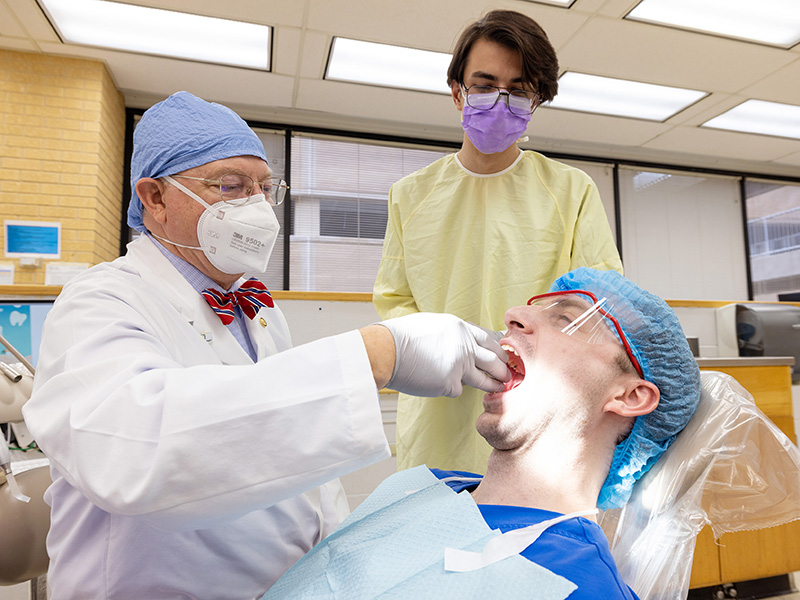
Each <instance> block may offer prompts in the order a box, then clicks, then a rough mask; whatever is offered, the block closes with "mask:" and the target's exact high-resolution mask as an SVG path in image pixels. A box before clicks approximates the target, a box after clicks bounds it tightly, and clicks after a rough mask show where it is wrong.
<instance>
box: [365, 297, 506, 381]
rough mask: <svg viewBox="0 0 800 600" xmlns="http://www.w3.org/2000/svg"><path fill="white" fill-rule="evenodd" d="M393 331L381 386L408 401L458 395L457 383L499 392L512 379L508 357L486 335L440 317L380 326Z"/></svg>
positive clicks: (400, 320)
mask: <svg viewBox="0 0 800 600" xmlns="http://www.w3.org/2000/svg"><path fill="white" fill-rule="evenodd" d="M379 324H380V325H383V326H384V327H386V328H387V329H388V330H389V331H391V332H392V336H393V337H394V344H395V351H396V357H395V363H394V373H393V374H392V378H391V379H390V380H389V383H388V384H386V387H388V388H390V389H393V390H397V391H398V392H403V393H406V394H411V395H413V396H428V397H436V396H450V397H455V396H460V395H461V391H462V384H464V385H471V386H472V387H476V388H479V389H482V390H483V391H485V392H499V391H500V390H502V389H503V384H502V383H501V382H503V381H508V379H509V378H510V376H511V374H510V373H509V370H508V367H507V366H506V365H505V363H506V362H508V355H507V354H506V352H505V351H504V350H503V349H502V348H500V345H499V344H498V343H497V340H496V338H495V337H494V336H493V335H492V334H491V333H490V332H487V331H485V330H484V329H481V328H480V327H477V326H476V325H473V324H471V323H467V322H466V321H462V320H461V319H459V318H458V317H456V316H453V315H448V314H439V313H414V314H411V315H407V316H405V317H398V318H396V319H388V320H386V321H382V322H381V323H379Z"/></svg>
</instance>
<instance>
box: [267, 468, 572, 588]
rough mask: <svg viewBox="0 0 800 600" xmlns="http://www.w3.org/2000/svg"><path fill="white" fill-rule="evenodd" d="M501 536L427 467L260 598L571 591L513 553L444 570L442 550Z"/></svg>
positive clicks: (365, 506) (374, 500)
mask: <svg viewBox="0 0 800 600" xmlns="http://www.w3.org/2000/svg"><path fill="white" fill-rule="evenodd" d="M499 535H500V532H499V531H496V530H495V531H493V530H491V529H490V528H489V526H488V525H487V524H486V521H485V520H484V519H483V517H482V516H481V513H480V510H479V509H478V506H477V505H476V504H475V501H474V500H473V499H472V497H471V496H470V495H469V494H457V493H455V492H454V491H453V490H451V489H450V488H449V487H448V486H447V485H446V484H445V483H443V482H441V481H439V480H438V479H437V478H436V476H435V475H433V473H431V472H430V470H429V469H428V468H427V467H425V466H420V467H416V468H414V469H409V470H406V471H400V472H399V473H396V474H394V475H392V476H391V477H389V478H388V479H386V480H385V481H384V482H383V483H381V484H380V485H379V486H378V488H377V489H376V490H375V492H373V493H372V494H371V495H370V496H369V497H368V498H367V499H366V500H364V502H363V503H362V504H361V505H360V506H359V507H358V508H357V509H356V510H355V511H353V513H352V514H351V515H350V516H349V517H348V518H347V519H346V520H345V521H344V522H343V523H342V524H341V525H340V526H339V528H338V529H337V530H336V531H335V532H334V533H333V534H331V535H330V536H328V537H327V538H325V539H324V540H323V541H322V542H321V543H320V544H318V545H317V546H315V547H314V548H313V549H312V550H311V551H310V552H309V553H308V554H306V556H304V557H303V558H302V559H301V560H300V561H299V562H298V563H297V564H296V565H295V566H294V567H292V568H291V569H290V570H289V571H288V572H287V573H286V574H285V575H284V576H283V577H282V578H281V579H280V580H278V582H277V583H276V584H275V585H274V586H273V587H272V588H271V589H270V590H269V592H268V593H267V594H266V595H265V596H264V597H263V600H277V599H283V598H292V599H296V598H305V599H309V598H315V599H317V598H318V599H322V598H336V599H342V600H344V599H347V600H367V599H372V598H377V597H380V598H415V599H417V598H420V599H424V598H430V599H439V598H443V597H451V596H454V595H456V596H458V597H459V598H476V599H478V598H480V599H481V600H483V599H484V598H487V597H489V598H509V599H511V598H520V599H521V598H531V597H532V594H533V595H534V596H535V597H536V598H537V599H538V600H564V599H565V598H567V596H569V595H570V594H571V593H572V592H573V591H574V590H575V589H576V586H575V584H573V583H572V582H570V581H568V580H567V579H565V578H564V577H561V576H560V575H556V574H555V573H553V572H551V571H549V570H547V569H545V568H544V567H541V566H539V565H537V564H536V563H533V562H531V561H530V560H528V559H526V558H524V557H522V556H520V555H519V554H515V555H513V556H510V557H508V558H505V559H503V560H500V561H499V562H495V563H493V564H490V565H487V566H485V567H483V568H481V569H478V570H475V571H467V572H448V571H445V569H444V555H445V548H455V549H460V550H466V551H471V552H482V551H483V549H484V547H486V544H487V543H488V542H489V541H490V540H491V539H492V538H495V537H497V536H499Z"/></svg>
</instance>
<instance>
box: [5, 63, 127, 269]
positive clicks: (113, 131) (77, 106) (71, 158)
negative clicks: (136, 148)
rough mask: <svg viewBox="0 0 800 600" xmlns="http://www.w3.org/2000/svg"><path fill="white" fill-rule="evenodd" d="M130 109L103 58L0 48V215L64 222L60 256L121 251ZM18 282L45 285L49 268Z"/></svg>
mask: <svg viewBox="0 0 800 600" xmlns="http://www.w3.org/2000/svg"><path fill="white" fill-rule="evenodd" d="M124 135H125V105H124V102H123V98H122V94H121V93H120V92H119V90H117V88H116V86H115V85H114V82H113V80H112V79H111V76H110V74H109V73H108V70H107V69H106V67H105V65H104V64H103V63H101V62H97V61H91V60H83V59H73V58H63V57H57V56H47V55H43V54H29V53H24V52H12V51H8V50H0V221H5V220H6V219H12V220H26V221H55V222H59V223H61V259H60V260H61V261H62V262H79V263H90V264H96V263H98V262H102V261H105V260H110V259H113V258H115V257H116V256H117V255H118V252H119V229H120V219H121V213H122V185H123V172H122V170H123V153H124ZM3 235H4V231H3V230H2V228H0V262H3V263H8V262H16V263H17V264H16V268H15V283H17V284H43V283H44V282H45V265H46V264H47V262H49V261H46V260H45V261H42V264H41V266H40V267H38V268H20V267H19V261H16V260H14V259H9V258H6V257H5V256H4V240H3Z"/></svg>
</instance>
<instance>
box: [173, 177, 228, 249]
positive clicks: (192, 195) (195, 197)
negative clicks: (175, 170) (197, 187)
mask: <svg viewBox="0 0 800 600" xmlns="http://www.w3.org/2000/svg"><path fill="white" fill-rule="evenodd" d="M164 180H165V181H168V182H169V183H170V185H174V186H175V187H176V188H178V189H179V190H180V191H182V192H183V193H184V194H186V195H187V196H189V198H191V199H192V200H196V201H197V202H199V203H200V204H202V205H203V206H205V207H206V210H210V211H212V212H217V210H216V209H215V208H214V207H213V206H211V205H210V204H206V201H205V200H203V199H202V198H201V197H200V196H198V195H197V194H195V193H194V192H193V191H192V190H190V189H189V188H187V187H186V186H185V185H183V184H182V183H179V182H177V181H175V180H174V179H173V178H172V177H170V176H169V175H164ZM170 243H172V242H170ZM176 245H177V244H176Z"/></svg>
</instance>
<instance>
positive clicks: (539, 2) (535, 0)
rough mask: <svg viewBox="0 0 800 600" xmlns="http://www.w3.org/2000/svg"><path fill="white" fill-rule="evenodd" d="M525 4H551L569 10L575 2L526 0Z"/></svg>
mask: <svg viewBox="0 0 800 600" xmlns="http://www.w3.org/2000/svg"><path fill="white" fill-rule="evenodd" d="M527 2H533V3H534V4H552V5H553V6H564V7H566V8H569V7H570V6H572V4H573V3H574V2H575V0H527Z"/></svg>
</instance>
